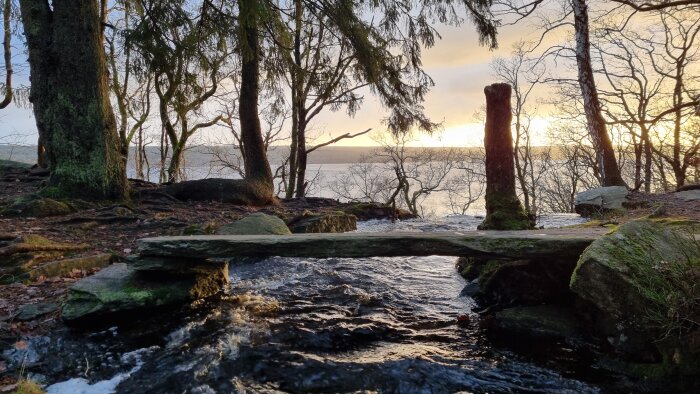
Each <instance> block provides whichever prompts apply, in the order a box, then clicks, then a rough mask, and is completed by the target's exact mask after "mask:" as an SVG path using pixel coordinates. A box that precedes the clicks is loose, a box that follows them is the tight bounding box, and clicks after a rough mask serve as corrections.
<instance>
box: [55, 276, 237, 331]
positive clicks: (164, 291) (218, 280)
mask: <svg viewBox="0 0 700 394" xmlns="http://www.w3.org/2000/svg"><path fill="white" fill-rule="evenodd" d="M227 283H228V270H227V269H226V270H224V271H223V272H221V271H217V272H215V273H213V274H211V275H197V276H195V277H181V278H175V277H167V278H158V277H152V276H147V275H142V274H141V273H139V272H137V271H135V270H133V269H131V268H129V267H128V266H127V265H126V264H123V263H118V264H113V265H111V266H109V267H107V268H105V269H103V270H102V271H100V272H98V273H97V274H95V275H93V276H90V277H87V278H84V279H81V280H80V281H78V282H76V283H75V284H74V285H73V286H72V287H71V288H70V293H69V295H68V299H67V301H66V304H65V305H64V307H63V310H62V316H63V319H64V320H65V321H66V322H69V323H75V322H79V321H96V320H100V321H101V322H102V323H106V322H108V321H109V322H114V321H119V320H120V319H123V318H125V317H129V318H130V319H135V318H138V315H134V314H135V313H136V314H138V313H141V312H144V311H152V310H156V309H161V308H166V307H174V306H178V305H182V304H184V303H187V302H190V301H193V300H197V299H200V298H205V297H209V296H212V295H214V294H216V293H218V292H219V291H221V289H222V287H223V286H224V285H226V284H227Z"/></svg>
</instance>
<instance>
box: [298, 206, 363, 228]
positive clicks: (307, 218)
mask: <svg viewBox="0 0 700 394" xmlns="http://www.w3.org/2000/svg"><path fill="white" fill-rule="evenodd" d="M289 228H290V229H291V230H292V232H293V233H295V234H305V233H346V232H348V231H355V230H357V217H356V216H355V215H349V214H347V213H345V212H331V213H323V214H313V213H311V212H308V211H307V212H304V213H303V214H302V215H300V216H297V217H295V218H294V219H292V220H291V221H290V222H289Z"/></svg>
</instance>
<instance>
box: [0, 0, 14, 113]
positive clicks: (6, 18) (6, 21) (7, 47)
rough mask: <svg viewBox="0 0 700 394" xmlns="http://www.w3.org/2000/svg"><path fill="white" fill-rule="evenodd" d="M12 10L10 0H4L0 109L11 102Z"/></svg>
mask: <svg viewBox="0 0 700 394" xmlns="http://www.w3.org/2000/svg"><path fill="white" fill-rule="evenodd" d="M11 11H12V1H11V0H5V5H4V7H3V10H2V17H3V18H2V19H3V38H4V39H3V43H2V44H3V51H4V55H5V56H4V58H5V97H4V98H3V99H2V101H0V109H2V108H6V107H7V106H8V105H10V103H11V102H12V73H13V70H12V46H11V42H10V41H11V40H12V31H11V29H10V12H11Z"/></svg>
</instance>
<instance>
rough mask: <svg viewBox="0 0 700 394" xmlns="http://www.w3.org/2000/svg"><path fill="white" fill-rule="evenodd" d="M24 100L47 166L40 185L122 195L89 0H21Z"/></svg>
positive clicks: (94, 7)
mask: <svg viewBox="0 0 700 394" xmlns="http://www.w3.org/2000/svg"><path fill="white" fill-rule="evenodd" d="M20 6H21V11H22V23H23V25H24V32H25V36H26V38H27V45H28V52H29V65H30V72H31V85H32V86H31V95H30V100H31V102H32V104H33V106H34V114H35V117H36V122H37V128H38V130H39V140H40V142H41V143H43V145H44V149H45V159H46V164H47V165H48V168H49V169H50V170H51V177H50V179H49V186H48V187H47V188H46V189H45V190H44V193H46V194H49V195H54V196H61V197H80V198H89V199H122V198H125V197H126V196H127V181H126V171H125V167H124V162H123V160H122V159H121V157H120V153H119V139H118V135H117V129H116V122H115V118H114V113H113V112H112V106H111V104H110V101H109V93H108V89H109V86H108V82H107V72H106V71H107V70H106V64H105V54H104V48H103V47H102V40H101V26H100V10H99V5H98V3H97V2H96V1H92V0H54V1H52V2H51V5H49V1H48V0H21V1H20Z"/></svg>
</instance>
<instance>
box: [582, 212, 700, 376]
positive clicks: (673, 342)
mask: <svg viewBox="0 0 700 394" xmlns="http://www.w3.org/2000/svg"><path fill="white" fill-rule="evenodd" d="M698 280H700V243H699V241H697V240H696V239H695V238H694V237H693V236H692V234H691V233H690V232H686V231H682V230H679V228H678V227H671V226H667V225H664V224H662V223H659V222H655V221H652V220H637V221H632V222H628V223H625V224H623V225H621V226H620V227H619V228H618V229H617V230H616V231H615V232H613V233H611V234H609V235H606V236H605V237H602V238H600V239H598V240H596V241H595V242H593V243H592V244H591V245H590V246H589V247H588V248H587V249H586V250H585V251H584V253H583V254H582V256H581V258H580V259H579V261H578V265H577V267H576V269H575V271H574V274H573V276H572V279H571V289H572V290H573V291H574V293H576V294H577V295H578V296H579V297H581V298H582V299H583V300H585V301H587V302H588V303H590V307H589V308H587V309H588V310H586V311H585V312H586V313H588V314H589V315H590V316H591V320H593V321H594V323H597V324H596V328H597V330H598V331H599V333H600V334H602V335H605V336H607V338H608V341H609V342H610V343H611V344H612V345H613V346H615V348H616V350H617V351H619V352H621V353H623V354H624V355H625V356H626V357H627V358H628V359H630V360H635V361H641V362H650V361H658V362H661V361H663V364H665V365H671V366H672V368H671V369H673V370H675V371H677V372H678V371H685V372H688V373H690V372H692V373H699V372H700V341H696V342H693V341H691V340H689V339H688V338H692V337H694V336H698V330H699V328H698V327H697V323H696V322H698V321H700V303H699V302H698V300H699V299H700V286H698V285H697V283H698ZM691 322H693V323H691ZM654 349H655V351H654Z"/></svg>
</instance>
